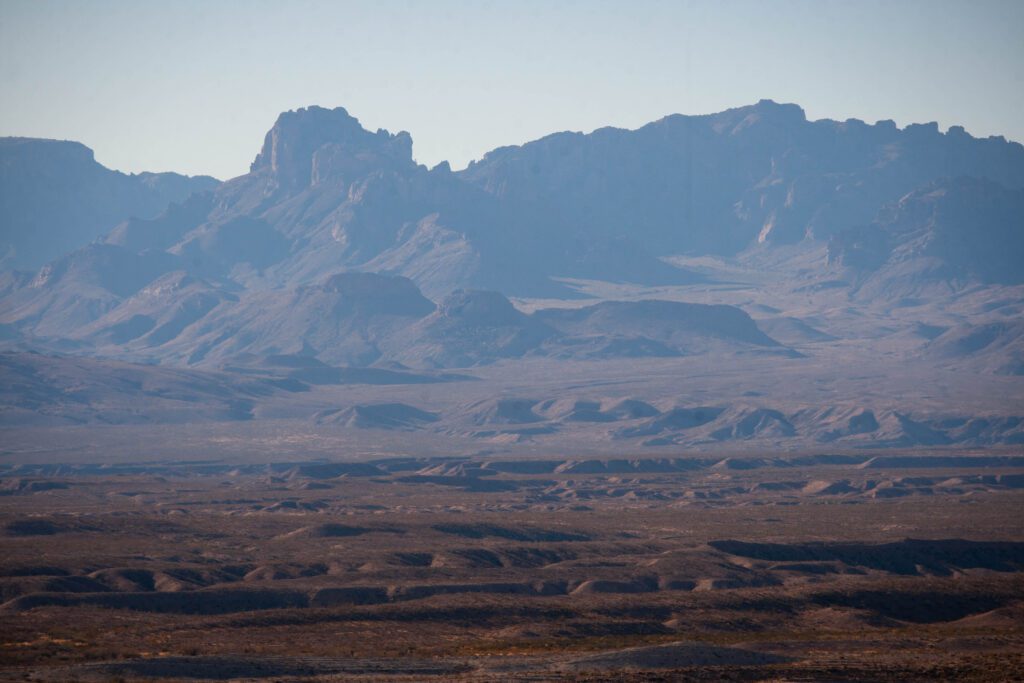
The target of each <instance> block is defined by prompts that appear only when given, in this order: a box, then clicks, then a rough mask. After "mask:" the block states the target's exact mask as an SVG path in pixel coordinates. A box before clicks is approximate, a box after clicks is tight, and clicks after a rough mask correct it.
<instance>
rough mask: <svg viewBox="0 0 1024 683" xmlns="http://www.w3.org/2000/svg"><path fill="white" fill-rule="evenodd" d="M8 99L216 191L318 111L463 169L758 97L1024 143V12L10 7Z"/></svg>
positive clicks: (3, 67)
mask: <svg viewBox="0 0 1024 683" xmlns="http://www.w3.org/2000/svg"><path fill="white" fill-rule="evenodd" d="M0 93H2V96H0V135H27V136H37V137H52V138H62V139H72V140H79V141H81V142H84V143H85V144H87V145H89V146H90V147H92V148H93V149H95V150H96V157H97V159H98V160H99V161H100V162H102V163H104V164H106V165H108V166H110V167H112V168H118V169H121V170H125V171H142V170H153V171H161V170H175V171H181V172H186V173H210V174H213V175H216V176H218V177H221V178H228V177H231V176H234V175H238V174H240V173H244V172H245V171H247V170H248V165H249V163H250V161H252V158H253V157H254V156H255V154H256V153H257V151H258V150H259V147H260V144H261V142H262V139H263V135H264V133H265V132H266V130H267V129H268V128H269V127H270V126H271V125H272V124H273V122H274V119H275V118H276V116H277V114H278V113H279V112H281V111H283V110H286V109H294V108H297V107H301V106H306V105H309V104H319V105H322V106H326V107H333V106H339V105H340V106H344V107H346V108H347V109H348V110H349V112H350V113H351V114H353V115H354V116H356V117H357V118H359V119H360V121H361V122H362V123H363V125H364V126H365V127H367V128H369V129H376V128H378V127H382V128H387V129H389V130H392V131H398V130H408V131H409V132H410V133H411V134H412V136H413V140H414V155H415V157H416V159H417V160H418V161H419V162H421V163H425V164H427V165H433V164H435V163H437V162H439V161H441V160H443V159H448V160H450V161H451V162H452V165H453V166H454V167H456V168H460V167H462V166H464V165H465V164H466V163H467V162H468V161H469V160H470V159H474V158H479V157H480V156H481V155H482V154H483V153H484V152H486V151H487V150H489V149H492V148H494V147H497V146H499V145H505V144H517V143H521V142H525V141H527V140H531V139H535V138H537V137H540V136H542V135H545V134H547V133H550V132H554V131H558V130H584V131H589V130H593V129H594V128H597V127H601V126H605V125H613V126H622V127H630V128H634V127H637V126H640V125H642V124H644V123H646V122H648V121H651V120H654V119H657V118H660V117H662V116H664V115H666V114H669V113H675V112H680V113H690V114H697V113H708V112H713V111H718V110H721V109H724V108H727V107H731V106H738V105H743V104H750V103H753V102H756V101H757V100H758V99H761V98H771V99H774V100H778V101H785V102H796V103H798V104H801V105H802V106H803V107H804V108H805V109H806V110H807V112H808V115H809V116H810V117H811V118H834V119H845V118H849V117H856V118H861V119H865V120H867V121H869V122H874V121H876V120H878V119H884V118H891V119H895V120H896V121H897V123H899V124H900V125H905V124H907V123H911V122H925V121H938V122H939V125H940V127H941V128H943V129H945V128H947V127H948V126H950V125H954V124H962V125H964V126H965V127H966V128H967V130H968V132H970V133H972V134H974V135H979V136H985V135H993V134H1001V135H1005V136H1007V137H1008V138H1011V139H1015V140H1024V1H1020V0H1006V1H1002V0H991V1H988V2H985V1H981V0H973V1H967V0H964V1H962V2H950V1H944V0H906V1H903V2H900V1H897V0H886V1H877V0H848V1H846V2H829V1H828V0H775V1H768V0H762V1H759V2H751V1H746V0H732V1H730V0H723V1H721V2H702V1H700V0H691V1H689V2H685V1H678V2H657V1H654V0H650V1H646V2H645V1H643V0H634V1H633V2H600V1H598V0H591V1H589V2H573V1H570V0H558V1H555V0H552V1H550V2H538V1H534V0H516V1H507V2H486V1H482V0H481V1H478V2H461V1H445V0H432V1H426V0H424V1H422V2H411V1H404V2H403V1H387V0H378V1H376V2H341V1H336V2H312V1H292V2H286V1H284V0H276V1H274V2H264V1H260V0H249V1H246V2H241V1H236V0H199V1H194V0H165V1H162V2H153V1H149V0H131V1H125V2H111V1H107V0H89V1H86V0H79V1H75V2H69V1H66V0H65V1H51V0H0Z"/></svg>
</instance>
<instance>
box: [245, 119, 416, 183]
mask: <svg viewBox="0 0 1024 683" xmlns="http://www.w3.org/2000/svg"><path fill="white" fill-rule="evenodd" d="M359 157H363V158H365V157H370V158H372V159H373V160H374V161H377V162H378V163H379V161H380V160H381V159H382V158H383V159H388V160H391V161H392V162H394V163H398V164H400V165H406V166H413V165H415V164H414V163H413V161H412V137H411V136H410V135H409V134H408V133H406V132H404V131H402V132H400V133H389V132H388V131H386V130H384V129H379V130H377V132H376V133H373V132H370V131H368V130H366V129H365V128H363V126H362V125H361V124H360V123H359V120H358V119H356V118H355V117H353V116H352V115H350V114H349V113H348V111H347V110H346V109H345V108H344V107H336V108H335V109H326V108H324V107H317V106H312V107H304V108H301V109H295V110H291V111H286V112H284V113H282V114H281V115H280V116H278V117H277V121H276V122H275V123H274V126H273V128H271V129H270V130H269V131H268V132H267V135H266V137H265V138H264V141H263V148H262V149H261V150H260V153H259V154H258V155H257V156H256V159H255V160H254V161H253V162H252V165H251V167H250V172H252V173H255V172H258V171H262V170H266V171H269V172H270V173H272V174H273V175H274V177H275V178H276V179H277V181H278V183H279V184H281V185H282V186H284V187H288V188H301V187H306V186H308V185H310V184H316V183H317V182H318V181H320V180H322V179H324V178H325V177H327V176H330V175H332V174H333V173H336V172H337V171H339V170H343V169H339V167H344V166H345V165H346V164H345V161H347V160H351V159H353V158H359Z"/></svg>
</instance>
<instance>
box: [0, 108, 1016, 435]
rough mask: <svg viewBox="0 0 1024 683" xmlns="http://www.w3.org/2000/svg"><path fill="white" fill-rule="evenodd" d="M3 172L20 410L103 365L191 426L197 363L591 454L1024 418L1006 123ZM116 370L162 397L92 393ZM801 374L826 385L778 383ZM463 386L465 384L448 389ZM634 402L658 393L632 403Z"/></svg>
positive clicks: (366, 413)
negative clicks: (463, 158)
mask: <svg viewBox="0 0 1024 683" xmlns="http://www.w3.org/2000/svg"><path fill="white" fill-rule="evenodd" d="M0 169H2V171H0V172H2V177H0V216H2V220H3V231H2V235H0V243H2V244H0V249H4V250H6V253H7V256H6V257H5V258H4V260H3V261H2V262H0V263H2V265H3V266H4V267H5V268H6V270H4V271H3V272H2V273H0V348H2V349H3V350H4V355H5V361H4V363H3V364H2V367H3V370H2V372H3V375H4V377H5V382H6V383H9V384H10V385H11V386H12V387H24V389H23V390H20V389H16V388H15V389H11V390H8V391H7V392H5V395H4V396H3V397H2V401H0V404H2V405H3V406H6V408H5V409H4V412H5V413H6V415H7V417H6V419H3V422H4V424H7V425H8V426H9V427H11V428H17V427H18V426H20V425H21V424H22V423H23V422H25V421H26V420H28V418H27V415H29V414H31V415H32V416H33V417H32V419H31V420H30V421H31V422H32V423H33V424H36V423H38V424H49V422H48V420H49V419H50V418H47V417H45V416H50V417H51V418H53V419H52V420H51V421H52V422H53V423H54V424H67V423H68V420H70V421H71V422H76V421H84V422H86V423H92V422H94V421H95V420H96V419H97V418H96V417H95V416H96V415H97V414H103V412H102V411H96V410H93V409H90V410H86V411H85V412H84V413H83V411H82V406H81V404H80V403H75V402H71V403H70V404H69V403H66V402H62V400H61V399H60V396H62V395H66V392H65V393H63V394H62V393H61V392H62V391H64V390H63V389H60V390H59V389H58V388H57V387H59V386H60V384H61V383H60V382H59V381H56V380H53V379H51V380H46V381H44V380H40V379H39V378H40V377H43V376H49V377H51V378H52V377H54V375H52V374H50V375H46V374H45V373H44V372H43V369H44V368H45V369H46V371H47V372H51V373H52V369H53V368H54V367H65V366H66V367H68V368H74V372H75V373H76V374H77V375H81V376H82V377H92V378H93V379H89V380H83V381H84V382H86V383H88V382H92V381H96V382H97V385H96V386H97V388H96V390H95V391H93V392H91V393H90V392H86V393H87V395H88V396H89V399H88V401H89V402H100V403H102V402H104V401H107V402H108V403H110V404H111V405H113V404H115V403H117V404H120V400H121V399H118V400H116V401H110V400H108V399H103V398H100V396H108V398H109V397H110V396H111V395H113V394H124V395H125V396H129V397H130V396H132V395H136V394H138V396H139V397H140V399H139V404H138V405H136V406H135V411H136V412H135V415H136V418H137V420H134V419H133V420H131V421H142V422H146V421H150V422H160V421H162V420H163V419H164V417H161V416H166V415H169V414H171V413H172V412H173V411H170V412H169V410H168V409H167V408H166V406H165V405H164V404H165V403H166V400H167V399H166V396H163V397H162V398H160V399H159V400H157V399H155V398H154V397H153V394H152V392H149V391H148V390H147V389H145V388H144V387H145V386H146V385H147V384H148V383H150V380H147V379H145V378H147V377H150V376H152V378H153V379H152V383H154V384H155V385H164V384H167V385H169V386H176V385H179V384H181V383H187V382H186V380H185V379H183V378H184V377H190V378H193V379H194V381H195V382H197V384H196V386H201V387H206V388H205V389H203V390H202V391H197V392H192V393H191V394H190V396H191V398H186V399H181V400H183V401H186V402H187V401H192V402H193V403H198V404H203V402H204V401H213V402H214V403H215V404H216V406H218V407H217V408H216V409H215V410H211V411H210V413H209V415H212V416H216V419H217V420H233V419H237V418H244V419H249V418H252V417H259V416H261V415H267V416H272V417H273V419H281V420H285V421H289V420H290V421H292V422H293V423H294V424H295V425H302V426H301V429H307V428H309V425H310V424H316V425H318V427H317V428H325V429H335V428H344V429H348V430H357V431H358V430H360V429H364V428H367V425H369V428H370V429H371V430H372V429H373V425H374V424H375V423H374V420H375V417H374V416H376V415H385V417H386V419H385V420H384V422H383V423H382V424H384V423H386V424H384V426H387V425H388V424H390V425H394V424H398V425H400V426H402V427H403V429H402V430H400V431H416V432H421V431H424V430H427V431H432V433H434V434H435V436H436V437H437V438H438V439H441V440H443V439H444V438H448V437H450V438H452V439H455V440H456V441H457V440H459V439H464V438H468V439H471V440H472V439H480V438H483V439H485V440H491V441H495V440H496V441H495V443H498V444H503V445H501V446H500V447H501V448H513V449H514V448H515V447H516V446H515V444H522V443H530V444H534V446H536V447H539V448H543V447H544V446H543V444H544V443H545V442H546V440H548V439H550V440H551V444H552V445H551V446H550V447H551V448H554V447H556V445H557V447H561V446H562V443H563V442H560V441H558V438H559V435H560V434H562V435H564V434H566V433H568V432H572V433H574V434H575V433H576V432H578V431H579V430H580V429H587V430H590V431H588V432H587V436H586V438H585V439H583V441H578V442H579V443H584V444H589V446H587V447H593V448H597V449H600V448H602V447H604V446H602V445H600V444H605V445H606V446H607V447H609V448H611V447H613V445H614V447H621V443H622V442H623V440H625V441H626V443H627V444H630V443H631V444H633V445H635V446H637V447H639V446H641V445H643V446H645V447H656V446H667V447H679V446H681V445H687V444H690V445H696V444H698V443H699V444H703V445H704V446H705V447H712V446H714V444H718V443H723V442H725V443H735V442H737V441H749V442H751V443H753V444H765V443H772V444H791V445H792V447H801V448H803V447H807V444H811V443H821V442H829V443H832V442H838V443H843V442H844V440H846V441H848V442H849V443H850V444H853V445H858V444H859V445H874V446H893V445H898V446H904V445H914V444H919V443H926V444H932V445H942V444H957V443H974V442H977V443H985V444H993V443H994V444H998V443H1014V442H1015V440H1016V439H1018V438H1019V435H1020V434H1021V433H1022V432H1021V429H1024V427H1020V426H1019V424H1018V422H1014V420H1018V421H1019V420H1021V418H1020V417H1018V416H1019V415H1021V414H1024V402H1022V398H1024V391H1022V389H1024V385H1022V382H1024V380H1022V379H1020V378H1022V377H1024V341H1022V339H1024V329H1022V328H1021V325H1020V320H1021V315H1022V313H1024V296H1022V295H1024V265H1022V264H1024V147H1022V146H1021V145H1020V144H1018V143H1016V142H1010V141H1007V140H1005V139H1003V138H1000V137H990V138H986V139H978V138H974V137H972V136H971V135H969V134H968V133H966V132H965V131H964V130H963V128H960V127H955V126H954V127H952V128H950V129H949V130H948V131H945V132H941V131H940V130H939V129H938V126H937V125H936V124H915V125H909V126H906V127H904V128H899V127H898V126H897V125H896V124H895V123H893V122H892V121H880V122H877V123H875V124H873V125H872V124H867V123H864V122H861V121H858V120H855V119H851V120H848V121H844V122H837V121H830V120H821V121H809V120H808V119H807V118H806V116H805V114H804V112H803V110H802V109H800V108H799V107H798V106H796V105H792V104H777V103H775V102H772V101H768V100H763V101H761V102H758V103H757V104H755V105H751V106H747V107H740V108H736V109H730V110H727V111H724V112H720V113H717V114H710V115H702V116H682V115H673V116H668V117H665V118H663V119H660V120H658V121H655V122H652V123H650V124H648V125H646V126H643V127H641V128H639V129H637V130H622V129H615V128H603V129H599V130H596V131H594V132H592V133H589V134H582V133H569V132H566V133H556V134H554V135H550V136H547V137H545V138H542V139H540V140H536V141H533V142H529V143H526V144H524V145H521V146H513V147H502V148H499V149H496V150H493V151H491V152H489V153H487V154H486V155H484V156H483V157H482V158H481V159H479V160H478V161H475V162H473V163H471V164H470V165H469V166H468V167H467V168H466V169H464V170H461V171H453V170H452V169H451V168H450V167H449V166H448V164H446V163H442V164H439V165H438V166H435V167H434V168H430V169H428V168H426V167H425V166H422V165H419V164H417V163H416V162H415V161H414V159H413V156H412V138H411V136H410V135H409V134H408V133H406V132H399V133H390V132H388V131H385V130H377V131H375V132H371V131H368V130H366V129H364V128H363V127H362V126H361V125H360V124H359V122H358V121H357V120H356V119H355V118H353V117H352V116H351V115H349V113H348V112H347V111H346V110H344V109H342V108H338V109H333V110H332V109H324V108H320V107H309V108H305V109H299V110H296V111H290V112H286V113H283V114H281V116H280V117H279V118H278V120H277V121H276V123H274V125H273V127H272V128H271V129H270V131H269V132H268V133H267V135H266V137H265V139H264V141H263V144H262V147H261V149H260V151H259V153H258V154H257V155H256V157H255V159H254V161H253V163H252V165H251V167H250V171H249V173H247V174H245V175H242V176H239V177H237V178H234V179H231V180H228V181H226V182H218V181H216V180H214V179H212V178H208V177H195V178H188V177H185V176H179V175H176V174H139V175H132V176H128V175H124V174H121V173H118V172H115V171H110V170H108V169H106V168H104V167H102V166H101V165H99V164H98V163H96V162H95V160H94V158H93V154H92V152H91V151H90V150H89V149H88V148H86V147H84V146H83V145H81V144H78V143H72V142H58V141H52V140H30V139H24V138H4V139H0ZM61 359H67V360H61ZM71 359H74V362H73V363H72V364H71V365H67V363H70V362H71ZM111 363H115V364H122V365H118V366H117V367H121V368H126V367H130V368H134V370H132V371H131V372H130V373H128V374H132V373H134V374H135V375H137V376H138V377H139V379H138V382H139V383H141V384H139V385H138V386H136V385H135V384H133V383H132V382H127V383H124V384H122V385H117V383H113V382H110V381H107V380H102V379H98V378H102V377H103V376H105V372H106V370H105V368H109V367H112V366H110V364H111ZM90 364H95V366H94V367H92V369H89V368H90ZM124 364H128V365H124ZM33 368H35V369H33ZM455 370H458V371H459V374H453V371H455ZM872 371H877V373H879V374H880V375H882V376H884V379H883V380H882V384H883V385H884V386H883V387H882V389H879V388H878V387H877V386H872V385H871V384H870V382H864V381H862V379H863V375H864V374H865V372H868V374H871V372H872ZM119 372H128V371H127V370H123V369H122V370H121V371H119ZM41 373H42V374H41ZM153 373H156V374H153ZM168 373H172V374H168ZM173 373H179V374H173ZM180 373H186V374H184V375H183V374H180ZM445 373H448V374H445ZM26 378H34V379H31V381H30V379H26ZM196 378H200V379H196ZM792 378H799V379H798V380H797V381H796V382H797V384H801V385H802V387H801V388H803V389H805V391H804V392H803V393H802V394H801V393H799V392H798V391H796V388H795V387H785V388H783V387H780V383H781V384H786V383H787V382H788V381H790V380H791V379H792ZM673 381H675V383H676V384H677V385H678V386H677V388H676V389H675V390H673V389H672V384H673ZM55 382H56V383H55ZM254 383H255V384H254ZM993 383H995V384H993ZM442 385H443V386H444V387H446V388H445V391H447V392H452V391H456V389H455V387H462V388H460V389H458V390H457V391H460V392H461V391H464V392H465V397H464V398H465V401H457V400H455V399H454V398H452V397H450V396H445V397H443V398H438V397H437V396H435V395H433V394H431V395H430V396H427V395H426V394H424V392H428V393H429V392H435V391H438V390H439V389H436V387H440V386H442ZM254 386H258V387H259V388H258V390H256V389H254V388H253V387H254ZM47 387H49V388H47ZM354 387H365V388H364V389H358V388H354ZM384 387H387V388H384ZM431 387H435V388H433V389H432V388H431ZM470 387H471V388H470ZM809 387H813V390H807V389H808V388H809ZM823 387H826V388H827V391H826V392H825V393H826V394H827V395H826V396H825V397H824V399H823V398H822V397H821V396H819V395H818V393H817V392H820V391H824V389H823ZM360 391H362V392H363V393H366V396H363V395H361V394H360V393H359V392H360ZM332 392H333V393H332ZM958 392H959V394H960V396H961V397H962V396H964V395H969V396H976V397H979V398H977V400H975V401H974V403H970V402H968V403H965V402H964V401H963V400H961V399H960V398H958ZM30 394H31V395H32V396H36V397H37V398H34V399H32V401H29V399H28V397H29V395H30ZM512 394H515V395H512ZM563 394H564V396H563ZM570 394H571V395H572V396H573V397H574V398H573V400H574V401H578V402H580V403H579V405H581V406H583V407H582V408H580V409H579V410H578V411H576V410H575V409H573V410H569V411H568V412H567V413H565V415H572V416H574V417H571V419H570V418H569V417H565V415H563V416H561V417H552V415H553V414H552V413H550V411H547V412H545V410H546V409H545V410H540V409H539V408H538V409H537V410H540V412H537V413H535V414H536V415H537V420H527V421H524V422H522V424H524V425H526V424H529V425H533V426H532V427H529V428H527V427H522V428H516V429H512V430H511V431H510V428H508V427H507V426H505V427H500V428H497V429H483V428H481V424H484V423H488V422H489V420H488V419H483V418H481V419H476V418H473V419H469V418H466V415H468V414H469V413H467V412H466V411H467V410H469V408H467V407H466V406H468V405H470V404H473V402H474V401H484V402H487V401H492V402H493V401H497V402H498V403H495V404H494V405H495V406H497V407H496V408H494V409H493V410H491V411H490V413H488V411H487V410H484V411H483V412H482V413H481V414H492V415H498V414H503V413H502V411H503V410H506V411H507V410H511V411H512V413H510V414H520V416H521V414H524V413H522V410H520V409H516V408H509V406H507V405H504V404H502V403H501V401H504V400H512V401H525V400H526V398H524V396H528V397H531V398H529V401H527V403H526V404H523V405H527V409H526V413H530V414H534V413H533V411H534V410H535V408H533V407H530V406H539V405H540V404H541V403H543V401H544V400H551V401H556V402H557V401H558V400H561V399H560V398H559V397H560V396H562V398H565V396H569V395H570ZM39 397H42V398H39ZM545 397H547V398H545ZM364 399H365V400H364ZM370 399H372V400H370ZM822 400H824V401H825V403H822ZM367 401H369V402H367ZM622 401H634V402H637V403H635V404H634V403H628V404H626V405H632V406H634V407H635V406H636V405H646V406H654V407H651V409H650V411H648V413H647V414H645V415H639V414H638V415H632V414H630V415H629V416H625V417H623V415H625V414H624V413H622V414H620V413H621V410H619V408H613V407H612V406H621V405H622ZM129 403H130V401H129ZM336 404H342V405H336ZM147 405H151V406H153V409H152V410H151V411H148V412H147ZM375 405H384V406H390V407H389V408H387V409H375V408H373V407H372V406H375ZM510 405H513V404H510ZM514 405H518V404H514ZM26 406H34V407H30V408H26ZM238 406H244V409H243V408H239V407H238ZM395 406H406V408H395ZM502 406H504V407H502ZM520 407H521V406H520ZM123 410H125V409H124V408H118V409H117V411H122V412H123ZM517 410H518V411H519V412H518V413H517V412H516V411H517ZM117 411H115V412H117ZM382 411H383V412H382ZM574 411H575V412H574ZM608 411H611V412H608ZM616 411H618V412H616ZM695 411H696V412H695ZM702 411H703V412H702ZM4 412H0V418H2V416H3V415H4ZM470 412H473V411H470ZM476 412H480V411H476ZM641 412H643V411H641ZM200 413H202V411H199V412H198V413H195V412H194V411H193V412H190V411H184V412H179V413H174V414H177V415H186V414H187V415H192V416H193V417H194V418H196V419H203V420H206V419H208V417H209V416H201V415H200ZM577 413H578V414H579V415H590V416H591V417H592V418H593V419H589V418H588V419H579V415H578V414H577ZM474 414H475V413H474ZM118 415H120V416H118ZM425 415H426V416H430V419H427V418H426V417H424V416H425ZM327 416H334V417H330V418H329V417H327ZM338 416H341V417H338ZM403 416H404V417H403ZM459 416H461V417H459ZM594 416H598V417H594ZM616 416H617V417H616ZM105 419H108V420H110V421H113V422H121V421H124V420H125V419H127V418H126V416H125V415H122V414H121V413H118V414H117V415H114V414H108V415H107V417H106V418H105ZM268 419H269V418H268ZM481 420H482V422H481ZM623 420H625V422H623ZM943 420H946V421H947V422H946V423H944V422H942V421H943ZM949 420H954V421H956V420H961V421H962V423H960V426H951V425H952V424H953V423H952V422H948V421H949ZM977 420H984V421H985V425H986V426H978V425H981V423H979V422H977ZM972 421H974V422H972ZM620 422H622V424H619V423H620ZM534 423H536V424H534ZM569 423H572V424H571V425H570V424H569ZM612 423H615V424H614V425H613V424H612ZM968 423H972V424H975V425H976V426H975V427H974V428H972V429H974V431H971V430H966V431H965V428H963V425H964V424H968ZM498 424H506V422H502V421H499V422H498ZM517 424H519V423H518V422H517ZM1020 424H1024V422H1022V423H1020ZM324 425H326V426H324ZM460 425H461V426H460ZM469 425H475V426H472V427H470V426H469ZM567 425H568V426H567ZM922 425H924V426H922ZM942 425H945V426H942ZM384 426H382V427H381V428H382V429H383V428H384ZM405 427H409V429H407V430H406V429H404V428H405ZM295 428H296V429H299V428H300V427H295ZM531 430H532V431H531ZM595 430H597V431H595ZM510 435H511V436H510ZM965 435H966V436H965ZM577 436H578V434H577ZM972 439H974V440H975V441H971V440H972ZM979 439H980V441H979ZM460 443H461V442H460ZM534 446H531V447H534ZM459 447H460V448H461V447H462V446H459Z"/></svg>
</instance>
